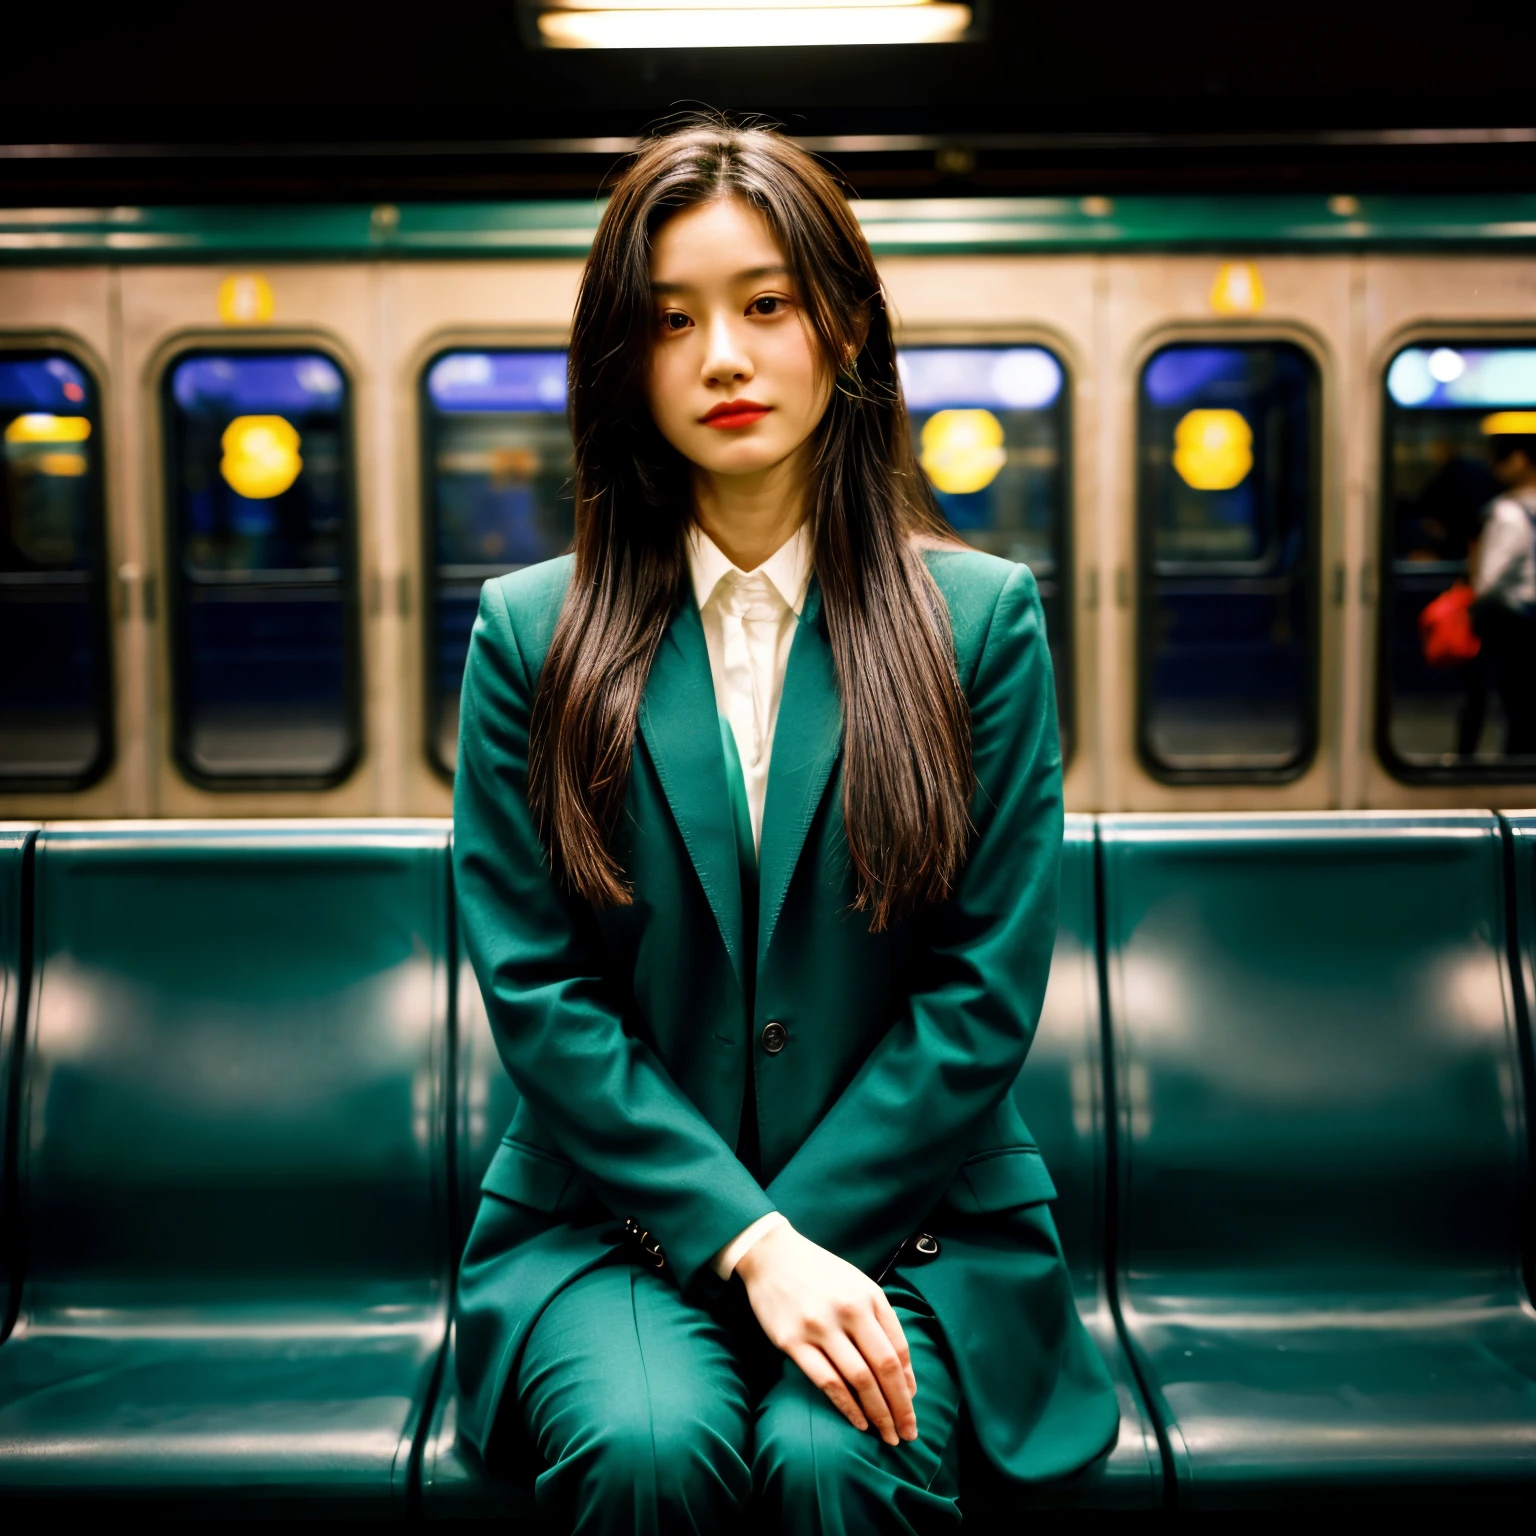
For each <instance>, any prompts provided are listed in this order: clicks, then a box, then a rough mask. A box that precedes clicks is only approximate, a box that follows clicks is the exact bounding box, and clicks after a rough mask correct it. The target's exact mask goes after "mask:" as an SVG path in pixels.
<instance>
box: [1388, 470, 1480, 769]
mask: <svg viewBox="0 0 1536 1536" xmlns="http://www.w3.org/2000/svg"><path fill="white" fill-rule="evenodd" d="M1447 449H1448V450H1449V445H1447ZM1499 489H1500V482H1499V479H1498V477H1497V476H1496V475H1495V474H1494V472H1493V471H1492V469H1490V468H1489V467H1488V465H1487V464H1486V463H1485V462H1483V461H1482V460H1480V459H1474V458H1469V457H1466V456H1465V455H1462V454H1458V453H1451V454H1450V456H1449V457H1448V458H1446V460H1445V461H1444V463H1442V464H1441V465H1440V467H1439V468H1438V469H1437V470H1436V471H1435V473H1434V474H1433V475H1432V476H1431V477H1430V478H1429V480H1428V481H1427V482H1426V484H1425V485H1424V488H1423V489H1422V490H1421V491H1420V492H1419V494H1418V495H1417V496H1416V497H1414V499H1413V501H1412V502H1411V503H1409V505H1408V506H1407V507H1406V508H1405V509H1404V512H1403V514H1402V515H1400V516H1399V518H1398V525H1397V526H1398V547H1399V549H1400V550H1401V551H1402V553H1403V555H1404V556H1406V558H1407V559H1409V560H1424V561H1436V562H1445V563H1450V564H1460V563H1462V562H1467V563H1468V566H1469V569H1470V561H1471V558H1472V554H1473V551H1474V549H1475V547H1476V543H1477V535H1478V532H1479V530H1480V529H1481V527H1482V522H1483V517H1484V515H1485V514H1486V512H1487V509H1488V503H1489V502H1490V501H1491V500H1492V499H1493V498H1494V497H1495V496H1497V495H1498V493H1499ZM1456 671H1457V675H1458V678H1459V681H1460V683H1461V688H1462V701H1461V708H1460V709H1459V710H1458V711H1457V715H1456V755H1457V756H1458V757H1473V756H1475V755H1476V753H1477V748H1478V743H1479V742H1480V741H1481V740H1482V736H1483V724H1484V722H1485V720H1486V719H1487V716H1488V660H1487V657H1486V656H1485V655H1484V654H1483V653H1482V652H1479V653H1478V654H1477V655H1476V656H1473V657H1472V658H1471V659H1470V660H1468V661H1464V662H1462V663H1461V664H1460V666H1458V667H1457V669H1456Z"/></svg>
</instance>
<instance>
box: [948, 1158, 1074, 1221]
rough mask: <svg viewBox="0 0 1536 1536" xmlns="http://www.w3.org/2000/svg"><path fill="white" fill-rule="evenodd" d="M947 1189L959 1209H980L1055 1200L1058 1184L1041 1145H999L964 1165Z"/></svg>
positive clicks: (1008, 1208)
mask: <svg viewBox="0 0 1536 1536" xmlns="http://www.w3.org/2000/svg"><path fill="white" fill-rule="evenodd" d="M946 1193H947V1198H948V1200H949V1203H950V1204H951V1205H953V1206H954V1207H955V1208H956V1209H958V1210H962V1211H971V1212H976V1213H980V1212H982V1211H1006V1210H1010V1209H1011V1208H1012V1207H1014V1206H1016V1205H1034V1204H1037V1203H1038V1202H1039V1201H1041V1200H1054V1199H1055V1198H1056V1186H1055V1185H1054V1184H1053V1183H1051V1176H1050V1174H1049V1173H1047V1172H1046V1167H1045V1159H1044V1158H1043V1157H1041V1156H1040V1151H1039V1148H1037V1147H996V1148H994V1149H993V1150H992V1151H990V1152H978V1153H977V1154H976V1156H975V1157H970V1158H967V1159H966V1160H965V1161H964V1162H963V1163H961V1165H960V1171H959V1173H957V1174H956V1175H955V1177H954V1179H953V1180H951V1182H950V1186H949V1189H948V1191H947V1192H946Z"/></svg>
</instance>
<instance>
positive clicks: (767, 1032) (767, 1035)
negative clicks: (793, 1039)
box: [763, 1019, 789, 1056]
mask: <svg viewBox="0 0 1536 1536" xmlns="http://www.w3.org/2000/svg"><path fill="white" fill-rule="evenodd" d="M788 1039H789V1031H788V1030H787V1029H785V1028H784V1026H783V1025H782V1024H780V1023H779V1021H778V1020H777V1019H773V1020H771V1021H770V1022H769V1023H767V1024H764V1025H763V1049H764V1050H765V1051H767V1052H768V1054H769V1055H770V1056H777V1055H778V1054H779V1052H780V1051H782V1050H783V1049H784V1043H785V1042H786V1041H787V1040H788Z"/></svg>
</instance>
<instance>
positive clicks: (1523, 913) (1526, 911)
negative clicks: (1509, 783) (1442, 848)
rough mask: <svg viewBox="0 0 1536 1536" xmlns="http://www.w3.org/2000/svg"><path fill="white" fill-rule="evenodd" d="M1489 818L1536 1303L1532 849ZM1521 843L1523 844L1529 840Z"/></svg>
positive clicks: (1524, 1254)
mask: <svg viewBox="0 0 1536 1536" xmlns="http://www.w3.org/2000/svg"><path fill="white" fill-rule="evenodd" d="M1494 814H1495V815H1496V816H1497V817H1498V819H1499V837H1500V839H1501V841H1502V843H1503V852H1504V860H1503V870H1504V913H1505V917H1504V943H1505V949H1506V954H1507V957H1508V963H1509V977H1510V983H1511V991H1512V992H1513V993H1514V1002H1515V1029H1516V1033H1517V1035H1518V1042H1517V1043H1518V1047H1519V1054H1520V1075H1521V1076H1522V1077H1523V1078H1524V1080H1525V1081H1524V1088H1525V1092H1524V1094H1523V1095H1522V1102H1523V1103H1524V1105H1525V1106H1526V1124H1525V1190H1524V1200H1523V1210H1522V1213H1521V1215H1522V1228H1523V1230H1522V1231H1521V1233H1520V1259H1521V1272H1522V1275H1523V1278H1524V1280H1525V1291H1526V1295H1527V1296H1528V1297H1531V1298H1533V1299H1536V1126H1533V1124H1532V1106H1533V1105H1536V1045H1533V1040H1532V1025H1531V1015H1532V1011H1533V1006H1536V969H1533V967H1536V912H1533V911H1532V900H1531V897H1532V892H1531V875H1532V868H1533V856H1536V847H1533V848H1530V849H1528V850H1527V851H1526V853H1525V854H1524V855H1523V856H1522V852H1521V847H1520V845H1521V842H1522V839H1521V838H1520V837H1519V835H1518V834H1517V833H1516V831H1515V829H1514V827H1512V826H1511V825H1510V821H1509V818H1508V817H1507V816H1506V815H1505V814H1504V813H1503V812H1502V811H1496V812H1495V813H1494ZM1524 841H1525V842H1527V843H1529V839H1525V840H1524Z"/></svg>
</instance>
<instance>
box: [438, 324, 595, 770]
mask: <svg viewBox="0 0 1536 1536" xmlns="http://www.w3.org/2000/svg"><path fill="white" fill-rule="evenodd" d="M422 414H423V427H424V431H425V435H426V443H425V455H424V460H425V463H426V466H427V505H428V531H427V537H428V540H429V541H430V552H429V560H430V562H431V566H432V569H433V571H434V573H435V580H434V582H433V584H432V590H431V594H430V598H429V601H430V604H431V607H430V612H429V614H428V624H427V633H428V643H429V645H430V647H431V651H430V655H429V657H428V667H427V681H428V719H429V726H428V731H429V741H428V749H429V752H430V754H431V756H432V758H433V760H434V761H435V762H436V763H437V764H438V766H439V767H441V768H443V769H444V770H445V771H447V772H449V773H452V772H453V769H454V765H455V763H456V761H457V756H458V734H459V689H460V686H461V684H462V683H463V679H464V660H465V657H466V656H467V655H468V652H469V635H470V630H471V629H472V628H473V626H474V622H475V611H476V608H477V607H478V605H479V601H480V588H481V586H482V585H483V584H484V583H485V582H486V581H487V580H488V579H490V578H491V577H493V576H500V575H504V574H505V573H506V572H507V571H513V570H516V569H518V567H520V566H524V565H532V564H534V563H535V562H537V561H540V560H549V559H552V558H553V557H554V556H555V555H558V554H561V553H562V552H563V551H564V550H566V549H567V548H568V547H569V546H570V542H571V539H572V536H573V535H574V533H575V520H574V517H575V503H574V501H573V499H572V493H571V476H572V471H573V460H572V453H571V435H570V430H569V428H568V427H567V425H566V420H565V353H564V352H553V351H541V352H448V353H445V354H443V355H442V356H441V357H439V358H437V360H436V361H435V362H434V363H433V364H432V365H431V367H430V368H428V370H427V375H426V380H425V402H424V410H423V413H422Z"/></svg>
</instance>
